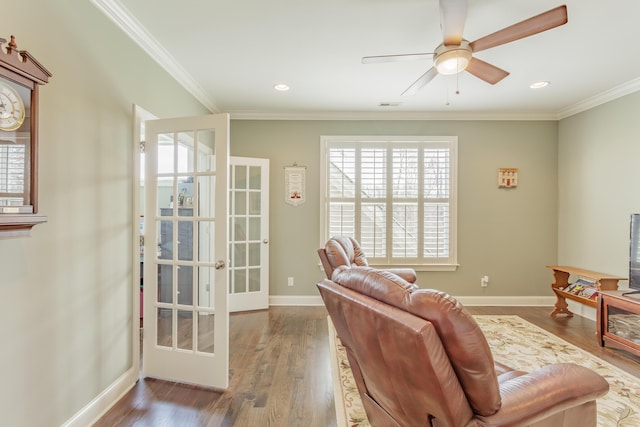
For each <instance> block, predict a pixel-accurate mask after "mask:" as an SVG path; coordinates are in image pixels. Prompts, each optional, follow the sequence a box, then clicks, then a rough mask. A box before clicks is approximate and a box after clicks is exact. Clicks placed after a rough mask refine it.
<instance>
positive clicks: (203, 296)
mask: <svg viewBox="0 0 640 427" xmlns="http://www.w3.org/2000/svg"><path fill="white" fill-rule="evenodd" d="M196 271H197V274H198V299H197V301H198V306H199V307H205V308H212V307H213V288H214V285H215V283H214V277H215V275H214V269H213V267H202V266H200V267H196Z"/></svg>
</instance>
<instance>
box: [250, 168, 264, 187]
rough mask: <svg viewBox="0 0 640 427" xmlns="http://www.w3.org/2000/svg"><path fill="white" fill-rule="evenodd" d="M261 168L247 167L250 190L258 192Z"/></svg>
mask: <svg viewBox="0 0 640 427" xmlns="http://www.w3.org/2000/svg"><path fill="white" fill-rule="evenodd" d="M261 177H262V168H261V167H260V166H250V167H249V188H250V189H251V190H260V188H261V185H262V184H261V182H262V181H261Z"/></svg>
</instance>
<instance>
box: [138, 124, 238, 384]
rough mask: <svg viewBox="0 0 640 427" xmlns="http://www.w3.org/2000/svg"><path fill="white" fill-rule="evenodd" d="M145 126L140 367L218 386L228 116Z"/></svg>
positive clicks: (221, 380) (224, 321) (225, 322)
mask: <svg viewBox="0 0 640 427" xmlns="http://www.w3.org/2000/svg"><path fill="white" fill-rule="evenodd" d="M145 127H146V132H145V139H146V142H145V159H146V165H145V215H144V218H145V225H144V230H145V231H144V232H145V262H144V339H143V352H142V354H143V362H142V374H143V376H148V377H155V378H162V379H168V380H172V381H178V382H184V383H191V384H197V385H202V386H206V387H215V388H226V387H227V385H228V378H229V313H228V303H227V271H226V269H225V263H226V262H227V259H228V252H227V248H228V246H227V230H228V227H227V212H228V211H227V188H228V187H227V185H228V182H227V181H228V173H227V170H228V151H229V116H228V114H215V115H208V116H201V117H185V118H176V119H161V120H149V121H147V122H146V123H145ZM216 196H217V197H216Z"/></svg>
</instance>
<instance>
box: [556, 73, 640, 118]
mask: <svg viewBox="0 0 640 427" xmlns="http://www.w3.org/2000/svg"><path fill="white" fill-rule="evenodd" d="M638 90H640V77H638V78H636V79H633V80H631V81H628V82H626V83H623V84H621V85H618V86H615V87H614V88H612V89H609V90H606V91H604V92H601V93H599V94H597V95H594V96H592V97H590V98H587V99H585V100H584V101H580V102H578V103H576V104H573V105H570V106H568V107H566V108H563V109H562V110H560V111H559V112H558V120H562V119H565V118H567V117H570V116H573V115H575V114H578V113H582V112H583V111H587V110H590V109H592V108H594V107H597V106H598V105H602V104H604V103H607V102H609V101H613V100H614V99H618V98H621V97H623V96H625V95H629V94H630V93H634V92H637V91H638Z"/></svg>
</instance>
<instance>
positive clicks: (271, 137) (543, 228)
mask: <svg viewBox="0 0 640 427" xmlns="http://www.w3.org/2000/svg"><path fill="white" fill-rule="evenodd" d="M557 134H558V124H557V122H555V121H260V120H232V122H231V153H232V155H235V156H247V157H262V158H268V159H270V160H271V168H270V170H271V177H270V180H271V182H270V184H271V186H270V199H271V200H270V205H271V206H270V208H271V212H270V242H271V247H270V249H271V252H270V286H271V292H270V294H271V295H272V296H291V295H307V296H312V295H317V290H316V287H315V283H316V282H317V281H318V280H319V279H321V278H322V277H323V274H324V273H323V272H322V271H321V270H320V268H319V267H318V264H319V259H318V257H317V254H316V250H317V248H318V247H320V244H321V242H320V238H319V234H320V232H319V225H318V221H319V210H320V207H319V195H318V192H319V162H320V160H319V154H320V136H322V135H456V136H458V144H459V145H458V170H459V181H458V200H459V206H458V219H459V223H458V261H459V264H460V266H459V268H458V269H457V271H455V272H421V273H419V274H418V283H419V284H420V286H422V287H433V288H438V289H441V290H444V291H446V292H449V293H451V294H453V295H455V296H523V295H524V296H550V295H549V294H550V291H549V283H550V282H551V281H552V276H551V273H550V271H549V270H548V269H546V268H545V265H549V264H554V263H555V262H556V257H557V253H556V239H557V228H556V224H557V223H556V214H557ZM294 162H296V163H297V164H298V165H303V166H307V176H306V180H307V187H306V191H307V202H306V203H305V204H303V205H301V206H298V207H292V206H290V205H287V204H285V202H284V170H283V167H284V166H286V165H291V164H293V163H294ZM501 167H516V168H519V178H518V179H519V185H518V187H517V188H513V189H498V188H497V170H498V168H501ZM484 275H488V276H489V279H490V280H489V286H488V287H487V288H485V289H483V288H481V287H480V277H481V276H484ZM290 276H292V277H294V278H295V283H296V285H295V286H294V287H288V286H287V277H290Z"/></svg>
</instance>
